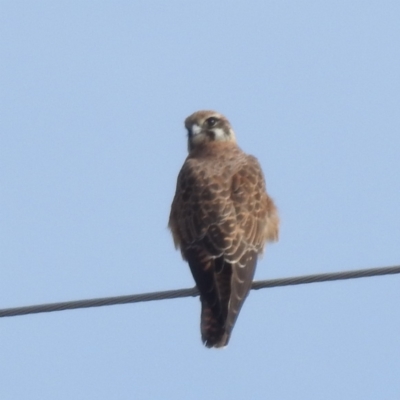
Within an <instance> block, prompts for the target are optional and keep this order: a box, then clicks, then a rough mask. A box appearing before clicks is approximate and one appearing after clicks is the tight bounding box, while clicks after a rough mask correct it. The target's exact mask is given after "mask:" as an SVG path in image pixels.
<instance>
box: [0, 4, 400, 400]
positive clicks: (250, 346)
mask: <svg viewBox="0 0 400 400" xmlns="http://www.w3.org/2000/svg"><path fill="white" fill-rule="evenodd" d="M399 18H400V4H399V3H398V2H397V1H380V2H378V1H367V2H365V1H350V2H349V1H279V2H278V1H249V2H240V1H236V2H235V1H231V2H228V1H216V2H212V1H202V2H194V1H174V0H172V1H169V2H166V1H146V2H145V1H136V2H131V1H115V2H111V1H108V2H106V1H98V2H94V1H68V2H67V1H58V2H54V1H41V2H29V1H2V2H1V3H0V59H1V62H0V88H1V90H0V137H1V146H0V308H6V307H14V306H23V305H31V304H37V303H47V302H56V301H67V300H77V299H82V298H93V297H105V296H118V295H124V294H133V293H143V292H148V291H155V290H168V289H178V288H186V287H191V286H193V280H192V277H191V275H190V272H189V269H188V267H187V265H186V264H185V263H184V262H183V261H182V260H181V257H180V255H179V253H178V252H176V251H175V250H174V247H173V243H172V239H171V237H170V234H169V232H168V230H167V228H166V226H167V220H168V215H169V208H170V204H171V201H172V197H173V194H174V191H175V183H176V176H177V174H178V171H179V169H180V167H181V165H182V163H183V160H184V158H185V156H186V137H185V131H184V128H183V120H184V119H185V117H186V116H188V115H189V114H191V113H192V112H194V111H196V110H198V109H204V108H205V109H216V110H218V111H220V112H222V113H224V114H225V115H226V116H227V117H228V118H229V120H230V121H231V123H232V125H233V127H234V129H235V131H236V136H237V138H238V142H239V144H240V146H241V147H242V149H243V150H245V151H246V152H249V153H251V154H253V155H255V156H256V157H257V158H258V159H259V161H260V163H261V165H262V167H263V169H264V173H265V176H266V180H267V187H268V191H269V193H270V194H271V195H272V197H273V198H274V199H275V202H276V204H277V206H278V208H279V210H280V215H281V220H282V228H281V236H280V242H279V243H278V244H274V245H271V246H269V247H268V248H267V251H266V254H265V256H264V258H263V259H262V260H261V261H260V262H259V265H258V269H257V273H256V278H257V279H269V278H277V277H287V276H294V275H302V274H308V273H322V272H330V271H340V270H349V269H358V268H368V267H378V266H389V265H398V264H399V263H400V251H399V244H398V243H399V236H400V223H399V221H400V207H399V204H400V190H399V175H400V157H399V154H400V134H399V128H400V113H399V109H400V94H399V93H400V74H399V71H400V51H399V43H400V24H399ZM399 283H400V277H399V276H388V277H377V278H367V279H359V280H353V281H346V282H332V283H320V284H311V285H305V286H299V287H284V288H276V289H264V290H261V291H257V292H252V293H251V294H250V296H249V298H248V299H247V301H246V304H245V306H244V308H243V310H242V312H241V315H240V317H239V320H238V322H237V324H236V327H235V329H234V331H233V335H232V339H231V342H230V344H229V346H228V347H227V348H226V349H225V350H220V351H218V350H208V349H205V348H204V347H203V346H202V345H201V341H200V332H199V313H200V306H199V301H198V299H197V298H196V299H191V298H190V299H179V300H167V301H159V302H152V303H141V304H133V305H124V306H113V307H105V308H99V309H88V310H76V311H66V312H58V313H52V314H41V315H31V316H24V317H14V318H4V319H2V320H1V321H0V326H1V329H0V338H1V345H0V359H1V363H0V376H1V378H0V381H1V384H0V398H1V399H5V400H8V399H30V400H35V399H40V400H47V399H55V398H56V399H61V400H63V399H71V398H73V399H77V400H79V399H96V400H102V399H110V398H114V399H122V400H125V399H155V398H163V399H164V398H171V399H172V398H173V399H188V398H191V399H204V398H208V399H214V398H218V399H228V398H229V399H231V398H238V399H242V398H251V399H264V398H272V399H282V400H286V399H308V400H309V399H318V400H319V399H322V398H323V399H328V400H329V399H338V398H340V399H355V398H359V399H363V400H368V399H371V400H372V399H374V400H375V399H377V398H379V399H385V400H386V399H398V398H399V396H400V380H399V374H400V341H399V337H400V312H399V301H400V291H399Z"/></svg>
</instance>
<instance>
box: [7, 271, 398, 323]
mask: <svg viewBox="0 0 400 400" xmlns="http://www.w3.org/2000/svg"><path fill="white" fill-rule="evenodd" d="M399 273H400V266H394V267H381V268H370V269H359V270H354V271H344V272H332V273H327V274H315V275H303V276H295V277H292V278H281V279H270V280H265V281H255V282H253V284H252V289H254V290H258V289H264V288H272V287H278V286H291V285H302V284H305V283H315V282H328V281H337V280H344V279H355V278H367V277H371V276H379V275H390V274H399ZM198 295H199V292H198V290H197V288H196V287H194V288H192V289H178V290H167V291H163V292H152V293H143V294H133V295H128V296H116V297H104V298H97V299H89V300H77V301H65V302H61V303H48V304H38V305H33V306H27V307H15V308H4V309H2V310H0V318H2V317H15V316H17V315H27V314H38V313H44V312H51V311H63V310H74V309H77V308H90V307H102V306H113V305H116V304H128V303H140V302H143V301H152V300H166V299H177V298H181V297H195V296H198Z"/></svg>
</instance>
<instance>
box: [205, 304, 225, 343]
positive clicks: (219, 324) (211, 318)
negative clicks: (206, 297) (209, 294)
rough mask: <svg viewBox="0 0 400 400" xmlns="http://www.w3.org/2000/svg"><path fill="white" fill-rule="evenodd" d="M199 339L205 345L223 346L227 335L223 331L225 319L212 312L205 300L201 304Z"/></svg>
mask: <svg viewBox="0 0 400 400" xmlns="http://www.w3.org/2000/svg"><path fill="white" fill-rule="evenodd" d="M200 327H201V339H202V340H203V343H204V345H205V346H206V347H224V346H226V345H227V344H228V341H229V336H230V334H228V333H227V332H226V331H225V321H223V320H222V319H221V318H218V317H216V316H215V314H214V313H213V311H212V309H211V308H210V307H209V305H208V304H207V302H206V301H202V304H201V324H200Z"/></svg>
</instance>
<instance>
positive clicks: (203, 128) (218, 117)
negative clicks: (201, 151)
mask: <svg viewBox="0 0 400 400" xmlns="http://www.w3.org/2000/svg"><path fill="white" fill-rule="evenodd" d="M185 127H186V129H187V131H188V148H189V152H190V151H192V150H193V149H195V148H196V147H198V146H201V145H205V144H207V143H211V142H234V143H235V142H236V138H235V132H234V131H233V129H232V127H231V124H230V123H229V121H228V120H227V119H226V118H225V117H224V116H223V115H222V114H219V113H217V112H215V111H197V112H195V113H194V114H192V115H190V116H189V117H187V118H186V120H185Z"/></svg>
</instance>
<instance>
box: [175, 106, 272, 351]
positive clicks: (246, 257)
mask: <svg viewBox="0 0 400 400" xmlns="http://www.w3.org/2000/svg"><path fill="white" fill-rule="evenodd" d="M185 126H186V129H187V130H188V136H189V138H188V139H189V140H188V148H189V155H188V157H187V158H186V161H185V163H184V164H183V167H182V169H181V171H180V173H179V176H178V182H177V187H176V193H175V197H174V200H173V202H172V206H171V214H170V219H169V227H170V229H171V231H172V235H173V238H174V242H175V246H176V247H177V248H180V250H181V253H182V256H183V258H184V259H185V260H187V261H188V263H189V266H190V269H191V272H192V274H193V277H194V280H195V282H196V285H197V287H198V289H199V291H200V300H201V304H202V312H201V335H202V340H203V342H204V344H205V345H206V346H207V347H223V346H226V345H227V344H228V341H229V337H230V334H231V332H232V329H233V326H234V324H235V322H236V319H237V316H238V314H239V311H240V309H241V307H242V305H243V302H244V300H245V298H246V296H247V294H248V292H249V290H250V287H251V283H252V281H253V276H254V271H255V267H256V264H257V257H258V255H259V254H261V253H262V252H263V249H264V246H265V243H266V242H267V241H274V240H277V239H278V229H279V218H278V214H277V210H276V208H275V205H274V203H273V201H272V199H271V198H270V197H269V196H268V195H267V193H266V188H265V181H264V177H263V173H262V171H261V167H260V165H259V163H258V161H257V159H256V158H254V157H253V156H250V155H247V154H245V153H244V152H243V151H242V150H241V149H240V148H239V147H238V146H237V144H236V139H235V134H234V132H233V130H232V128H231V126H230V124H229V122H228V120H227V119H226V118H225V117H224V116H223V115H221V114H219V113H216V112H214V111H198V112H196V113H194V114H192V115H191V116H189V117H188V118H187V119H186V121H185Z"/></svg>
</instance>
